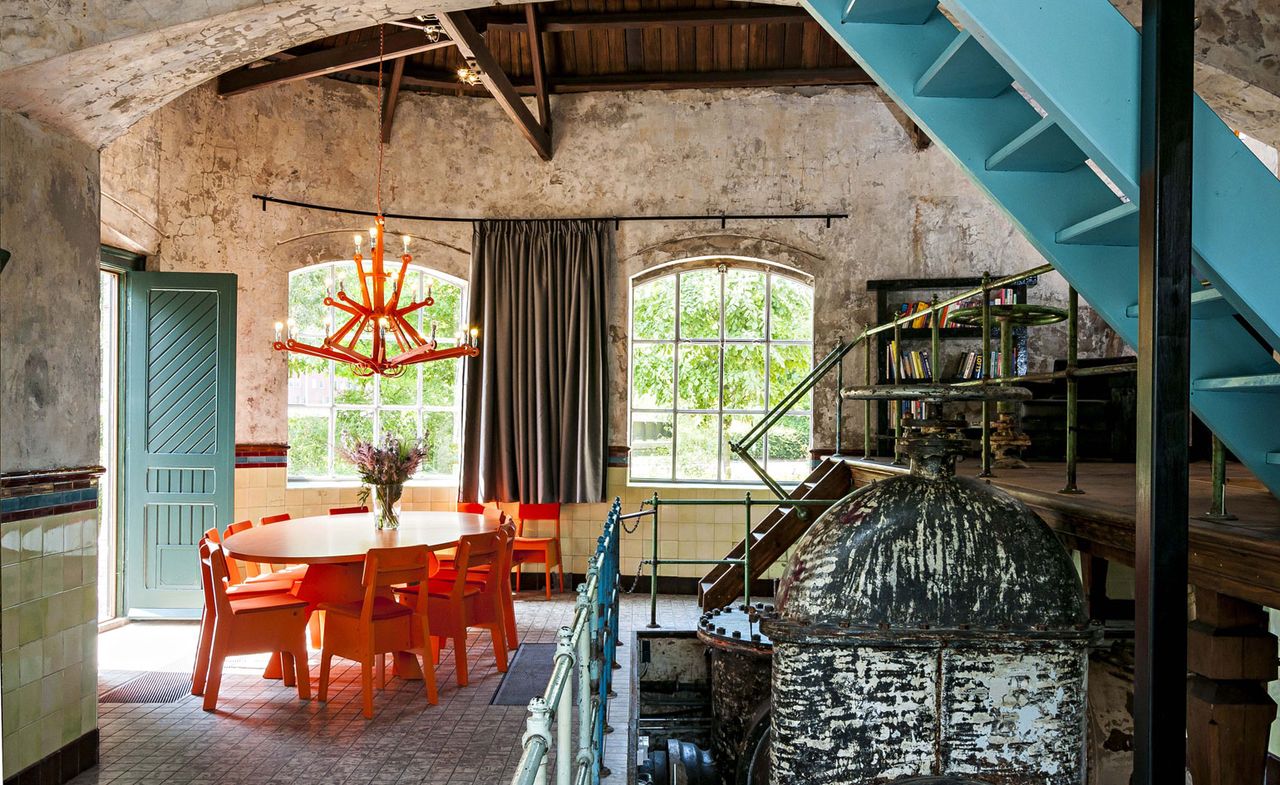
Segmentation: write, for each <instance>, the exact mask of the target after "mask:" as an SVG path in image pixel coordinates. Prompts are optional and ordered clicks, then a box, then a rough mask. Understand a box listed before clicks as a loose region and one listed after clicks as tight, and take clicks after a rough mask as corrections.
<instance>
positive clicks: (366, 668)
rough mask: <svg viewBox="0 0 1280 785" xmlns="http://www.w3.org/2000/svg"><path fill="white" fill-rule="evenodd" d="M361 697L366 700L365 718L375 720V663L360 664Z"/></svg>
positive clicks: (365, 662)
mask: <svg viewBox="0 0 1280 785" xmlns="http://www.w3.org/2000/svg"><path fill="white" fill-rule="evenodd" d="M360 695H361V697H362V698H363V699H364V717H365V719H367V720H371V719H373V663H372V662H370V661H368V660H366V661H364V662H362V663H360Z"/></svg>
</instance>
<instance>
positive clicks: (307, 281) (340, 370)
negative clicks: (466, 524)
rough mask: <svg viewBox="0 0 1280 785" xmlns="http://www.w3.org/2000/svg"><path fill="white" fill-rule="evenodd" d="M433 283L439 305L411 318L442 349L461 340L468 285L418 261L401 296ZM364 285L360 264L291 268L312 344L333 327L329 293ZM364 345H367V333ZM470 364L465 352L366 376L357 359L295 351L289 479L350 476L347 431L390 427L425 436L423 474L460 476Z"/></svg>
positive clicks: (298, 328) (298, 311) (292, 312)
mask: <svg viewBox="0 0 1280 785" xmlns="http://www.w3.org/2000/svg"><path fill="white" fill-rule="evenodd" d="M428 288H430V291H431V296H432V297H433V298H434V300H435V304H434V305H432V306H430V307H425V308H420V309H419V310H417V311H416V312H415V313H414V314H413V316H412V317H411V318H416V319H417V320H418V321H417V322H416V323H415V324H414V326H415V327H416V328H417V330H418V332H419V333H421V334H422V335H423V336H426V335H427V334H429V333H430V332H431V328H432V325H434V326H435V328H436V340H437V342H438V343H439V345H440V347H441V348H448V347H450V346H455V345H457V342H458V340H459V338H460V337H461V335H462V333H463V325H464V319H465V318H466V313H465V309H466V285H465V284H464V283H463V282H462V281H459V280H457V279H455V278H452V277H449V276H445V275H443V274H441V273H438V272H436V271H434V270H429V269H427V268H425V267H418V266H416V265H413V266H410V267H409V272H408V274H407V275H406V276H405V291H404V292H402V293H401V302H402V303H405V302H409V301H410V300H413V301H415V302H416V301H419V300H421V299H422V298H423V297H424V296H426V294H427V290H428ZM339 289H344V290H346V291H348V292H358V291H359V290H360V283H359V280H358V279H357V278H356V269H355V263H354V262H351V261H339V262H326V263H323V264H318V265H313V266H311V267H306V268H303V269H301V270H296V271H294V272H292V273H290V275H289V319H290V330H291V332H293V334H295V335H298V336H300V337H301V339H302V340H304V341H306V342H307V343H313V344H319V343H320V342H321V341H323V340H324V337H325V335H327V334H328V333H329V332H331V330H332V327H333V322H332V319H333V318H334V317H335V314H336V312H335V310H334V309H333V308H328V307H325V305H324V298H325V295H326V293H333V292H337V291H338V290H339ZM361 340H362V341H364V342H365V343H364V346H363V348H362V351H364V352H368V351H369V348H370V347H369V344H368V342H370V341H371V340H372V338H371V334H369V333H366V334H365V336H364V337H363V338H362V339H361ZM461 395H462V364H461V360H459V359H450V360H436V361H433V362H427V363H420V364H418V365H412V366H409V368H407V369H406V370H405V372H404V374H402V375H401V376H396V377H384V376H377V375H375V376H372V377H360V376H356V375H355V374H354V373H352V369H351V366H350V365H348V364H346V363H336V362H333V361H331V360H321V359H318V358H314V357H307V356H305V355H300V354H290V355H289V478H290V479H296V480H352V479H355V478H356V472H355V468H354V467H353V466H351V464H349V463H347V462H346V461H344V460H342V457H341V456H340V455H339V454H338V450H337V448H338V447H339V446H340V445H341V444H342V441H343V439H344V438H354V439H375V440H378V439H381V438H382V436H383V434H387V433H392V434H396V435H398V436H400V437H401V438H403V439H418V438H422V437H423V436H424V434H425V437H426V439H427V443H428V448H429V451H428V455H427V459H426V461H424V462H423V465H422V469H421V471H420V472H419V474H418V478H419V479H427V480H429V479H447V478H454V477H456V476H457V472H458V461H459V440H458V435H459V434H460V433H461V430H462V423H461V417H462V414H461V412H462V406H461V403H462V397H461Z"/></svg>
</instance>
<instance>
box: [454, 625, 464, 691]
mask: <svg viewBox="0 0 1280 785" xmlns="http://www.w3.org/2000/svg"><path fill="white" fill-rule="evenodd" d="M453 662H454V667H455V669H456V670H457V672H458V686H459V687H465V686H467V631H466V630H465V629H464V630H463V631H462V634H461V635H458V636H455V637H454V638H453Z"/></svg>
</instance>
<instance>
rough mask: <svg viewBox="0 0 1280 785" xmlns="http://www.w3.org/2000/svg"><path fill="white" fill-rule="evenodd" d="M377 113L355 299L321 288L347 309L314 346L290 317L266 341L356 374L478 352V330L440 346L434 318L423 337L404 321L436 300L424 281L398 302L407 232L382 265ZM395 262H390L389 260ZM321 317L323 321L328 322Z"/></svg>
mask: <svg viewBox="0 0 1280 785" xmlns="http://www.w3.org/2000/svg"><path fill="white" fill-rule="evenodd" d="M378 36H379V51H378V106H382V45H383V38H382V27H381V26H379V28H378ZM381 115H382V113H381V112H379V119H378V169H377V173H378V179H377V191H376V195H377V203H378V209H377V216H376V217H375V218H374V223H373V227H372V228H371V229H369V260H368V261H369V266H368V268H366V267H365V258H364V256H363V255H362V251H363V245H364V237H363V235H362V234H361V233H359V232H357V233H356V235H355V246H356V249H355V254H354V255H353V256H352V259H353V261H355V264H356V273H357V277H358V278H359V280H360V299H359V300H355V299H353V298H351V297H350V296H348V295H347V293H346V292H345V291H343V290H342V289H341V288H339V290H338V296H337V298H336V299H335V298H334V297H333V296H332V294H326V295H325V298H324V304H325V305H326V306H328V307H330V308H335V309H337V310H339V311H342V312H343V313H345V314H346V317H345V319H346V320H345V321H344V322H343V324H342V326H341V327H339V328H337V329H336V330H333V331H331V332H330V333H329V335H328V336H327V337H326V338H325V339H324V341H322V342H321V344H320V345H319V346H315V345H313V344H308V343H303V342H302V341H299V340H296V339H295V338H294V336H293V335H292V333H293V332H294V323H293V320H292V319H290V320H289V321H288V323H287V324H286V323H285V322H276V339H275V341H274V342H273V343H272V344H271V346H272V348H274V349H276V350H277V351H285V352H297V353H299V354H308V355H311V356H312V357H319V358H322V359H325V360H334V361H336V362H341V363H349V364H351V365H352V366H353V370H354V373H355V374H356V375H357V376H373V375H374V374H380V375H382V376H399V375H400V374H402V373H404V371H405V369H406V368H408V367H409V366H411V365H415V364H417V363H424V362H429V361H431V360H447V359H449V358H451V357H475V356H477V355H479V354H480V347H479V335H480V331H479V330H478V329H476V328H475V327H472V328H471V330H470V332H469V334H468V335H467V336H460V337H459V339H458V345H457V346H454V347H451V348H448V349H441V348H439V345H438V344H437V343H436V326H435V322H432V323H431V337H430V338H429V339H428V338H423V337H422V335H421V334H419V333H418V331H417V330H416V329H414V327H413V325H412V324H410V323H409V320H408V319H406V318H405V317H406V316H409V315H410V314H412V313H414V312H415V311H417V310H419V309H421V308H429V307H431V306H432V305H434V304H435V298H433V297H432V296H431V287H430V286H428V287H427V295H426V297H424V298H423V299H422V300H420V301H418V302H412V300H410V302H408V303H406V304H405V305H403V306H402V305H400V295H401V294H403V293H405V289H404V279H405V275H406V274H407V273H408V271H409V263H410V262H412V261H413V257H412V256H410V255H409V236H408V235H404V236H402V237H401V241H402V242H403V243H404V253H403V254H401V256H400V265H399V267H397V268H396V272H395V273H394V275H393V274H392V273H390V272H388V271H387V270H386V268H385V266H384V259H385V256H384V247H383V235H384V234H385V233H386V222H385V221H384V220H383V217H382V117H381ZM393 264H394V263H393ZM331 324H332V322H330V321H329V320H328V319H326V325H331ZM366 332H368V333H372V343H371V345H370V348H369V352H368V353H367V354H366V353H364V352H362V351H361V349H360V339H361V338H362V337H363V336H364V334H365V333H366ZM393 341H394V342H395V345H396V348H395V351H396V353H395V354H393V355H390V356H388V355H389V353H388V351H387V348H388V346H389V344H390V343H391V342H393Z"/></svg>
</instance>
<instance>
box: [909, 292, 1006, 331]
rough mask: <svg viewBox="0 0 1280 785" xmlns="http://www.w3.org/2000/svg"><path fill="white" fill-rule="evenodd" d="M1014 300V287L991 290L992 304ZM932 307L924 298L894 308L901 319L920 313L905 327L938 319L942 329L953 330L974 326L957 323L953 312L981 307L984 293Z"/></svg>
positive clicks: (925, 323)
mask: <svg viewBox="0 0 1280 785" xmlns="http://www.w3.org/2000/svg"><path fill="white" fill-rule="evenodd" d="M1013 302H1017V295H1016V292H1015V291H1014V290H1013V289H994V290H992V292H991V304H992V305H1004V304H1006V303H1013ZM930 307H931V304H930V303H927V302H925V301H924V300H916V301H915V302H905V303H899V304H898V305H897V306H896V308H895V309H894V312H895V314H896V316H895V317H894V318H897V319H901V318H903V317H905V316H912V315H913V314H918V315H917V316H915V318H913V319H911V321H909V322H907V323H906V324H905V325H904V326H905V327H911V328H916V329H923V328H928V327H933V321H934V319H937V320H938V328H939V329H942V330H952V329H957V328H964V327H972V326H973V325H969V324H957V323H956V322H954V321H953V320H952V319H951V314H952V313H953V312H955V311H958V310H960V309H961V308H981V307H982V295H980V294H979V295H974V296H973V297H968V298H965V299H964V300H961V301H960V302H958V303H955V304H953V305H944V306H942V307H941V308H939V309H938V310H937V311H935V312H933V313H929V312H928V311H929V308H930Z"/></svg>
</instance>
